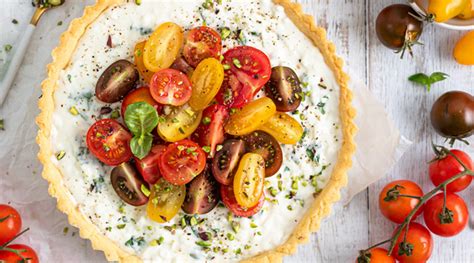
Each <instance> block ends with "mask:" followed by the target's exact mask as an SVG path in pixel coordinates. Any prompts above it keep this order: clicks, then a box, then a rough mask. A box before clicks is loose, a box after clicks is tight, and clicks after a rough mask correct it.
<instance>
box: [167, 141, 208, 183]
mask: <svg viewBox="0 0 474 263" xmlns="http://www.w3.org/2000/svg"><path fill="white" fill-rule="evenodd" d="M159 166H160V172H161V174H162V175H163V177H164V178H165V179H166V180H167V181H168V182H170V183H172V184H175V185H184V184H187V183H189V182H190V181H191V180H193V178H194V177H196V176H197V175H198V174H200V173H201V172H202V171H203V170H204V167H205V166H206V154H205V153H204V151H203V150H202V149H201V147H200V146H199V145H198V144H197V143H195V142H193V141H190V140H182V141H179V142H175V143H172V144H170V145H168V147H167V148H166V151H165V152H164V153H163V154H162V155H161V158H160V165H159Z"/></svg>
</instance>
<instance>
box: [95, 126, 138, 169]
mask: <svg viewBox="0 0 474 263" xmlns="http://www.w3.org/2000/svg"><path fill="white" fill-rule="evenodd" d="M131 139H132V135H131V134H130V133H129V132H128V131H127V130H126V129H125V128H124V127H123V126H122V125H121V124H120V123H118V122H117V121H116V120H113V119H102V120H99V121H97V122H96V123H94V124H92V126H91V127H90V128H89V130H88V131H87V135H86V142H87V148H89V151H91V153H92V154H93V155H94V156H95V157H97V159H99V161H101V162H103V163H105V164H107V165H112V166H115V165H119V164H121V163H123V162H126V161H128V160H130V159H131V158H132V151H131V150H130V140H131Z"/></svg>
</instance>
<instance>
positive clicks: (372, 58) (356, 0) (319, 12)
mask: <svg viewBox="0 0 474 263" xmlns="http://www.w3.org/2000/svg"><path fill="white" fill-rule="evenodd" d="M30 2H31V1H30V0H0V3H1V4H2V5H1V6H2V7H3V6H7V7H8V8H0V21H2V23H1V24H0V47H1V48H2V49H3V45H4V44H7V43H15V40H16V39H17V38H18V35H19V34H20V32H21V29H22V28H24V26H25V25H26V23H27V21H28V20H29V19H28V17H29V16H30V15H31V13H32V8H31V5H30V4H29V3H30ZM68 2H74V4H75V6H74V7H73V9H82V8H83V7H84V5H85V3H91V2H92V0H88V1H79V0H76V1H73V0H68ZM299 2H301V3H302V4H303V7H304V10H305V11H306V12H307V13H309V14H312V15H313V16H314V17H315V20H316V22H317V23H318V24H319V25H321V26H322V27H324V28H326V29H327V30H328V34H329V38H330V39H331V40H332V41H333V42H334V43H335V44H336V46H337V51H338V53H339V54H340V55H341V56H342V57H343V58H344V59H345V61H346V62H347V63H346V64H347V66H346V70H347V71H348V73H349V74H350V75H351V76H354V77H357V78H360V79H362V80H364V81H365V83H367V84H368V86H369V88H370V89H371V91H372V92H373V93H374V94H375V95H376V97H377V98H379V99H380V100H381V101H382V102H383V103H384V104H385V105H386V110H387V111H388V113H389V114H390V116H391V117H392V118H393V120H394V122H395V124H396V125H397V127H399V129H400V130H401V132H402V134H404V135H405V136H406V137H407V138H409V139H411V140H413V141H414V142H415V144H414V145H413V147H411V148H410V150H409V151H408V152H407V153H406V154H405V156H404V157H402V160H401V161H400V162H399V163H398V164H397V165H396V166H395V167H394V169H392V171H391V172H390V173H389V174H388V175H387V176H386V177H385V178H384V179H382V180H381V181H380V182H378V183H376V184H374V185H372V186H371V187H369V189H368V190H367V191H365V192H362V193H360V194H359V195H357V196H356V197H355V198H354V200H353V201H352V202H351V203H350V204H349V205H348V206H347V207H344V208H342V207H341V208H338V209H335V211H334V212H333V214H332V216H331V217H330V218H328V219H327V220H325V221H324V222H323V223H322V225H321V230H320V231H319V232H318V233H317V234H314V235H313V236H312V238H311V242H310V243H308V244H306V245H303V246H300V247H299V249H298V252H297V253H296V254H295V255H293V256H290V257H287V258H286V259H285V262H353V261H354V259H355V257H356V255H357V250H358V249H362V248H365V247H367V246H368V245H369V244H371V243H372V244H373V243H376V242H377V241H380V240H384V239H386V238H387V237H388V236H389V235H390V233H391V232H392V231H393V229H394V227H395V225H394V224H392V223H390V222H388V221H387V220H386V219H385V218H383V217H382V216H381V215H380V213H379V211H378V205H377V196H378V193H379V191H380V189H381V188H382V187H383V185H385V184H386V183H388V182H389V181H391V180H393V179H399V178H409V179H411V180H413V181H416V182H418V183H420V184H421V185H422V186H423V188H424V190H426V191H427V190H429V189H430V188H431V183H430V182H429V179H428V177H427V174H426V169H427V164H426V162H427V160H429V159H430V157H431V151H430V147H429V142H430V141H431V140H434V141H436V142H441V138H439V137H437V136H436V135H435V134H434V132H433V131H432V129H431V126H430V124H429V115H428V114H429V110H430V107H431V105H432V103H433V102H434V100H435V99H436V98H437V97H438V96H439V95H441V94H442V93H443V92H445V91H447V90H452V89H458V90H465V91H469V92H471V93H474V67H462V66H459V65H457V64H456V63H455V62H454V61H453V59H452V57H451V51H452V49H453V46H454V43H455V41H456V40H457V39H458V38H459V37H460V35H461V33H460V32H453V31H448V30H445V29H441V28H437V27H434V26H428V27H427V28H425V32H424V34H423V37H422V41H423V42H424V43H425V45H424V46H422V47H417V48H416V49H415V52H416V56H415V58H406V59H404V60H400V59H399V58H398V56H397V55H395V54H393V52H392V51H390V50H388V49H385V48H384V47H382V46H381V44H380V43H379V42H378V40H377V38H376V36H375V31H374V23H375V18H376V16H377V14H378V12H379V11H380V10H381V9H382V8H383V7H384V6H386V5H388V4H391V3H396V2H403V1H394V0H385V1H376V0H372V1H369V0H299ZM19 7H21V8H19ZM53 12H56V13H55V14H56V17H58V14H60V12H62V11H61V10H60V9H58V10H54V11H53ZM59 16H60V17H61V18H62V21H63V23H64V25H63V26H60V28H59V30H58V28H57V27H58V26H57V22H58V20H57V18H55V20H53V19H52V18H51V17H52V16H48V14H46V16H45V17H44V18H43V19H42V22H41V23H40V27H42V28H41V29H40V30H39V32H37V34H36V35H35V36H34V39H36V41H39V40H41V39H44V40H46V39H47V41H46V42H44V45H43V46H42V47H40V48H38V49H37V50H38V51H39V52H50V50H51V48H52V47H53V46H54V45H56V43H57V37H58V35H59V33H60V31H61V30H64V29H65V28H66V24H67V23H68V22H69V21H70V20H71V19H72V17H70V16H69V12H66V13H64V14H60V15H59ZM48 17H49V18H48ZM13 18H16V19H17V20H18V21H19V24H18V25H16V26H13V25H12V24H11V23H4V22H3V21H11V19H13ZM44 40H43V41H44ZM473 50H474V47H473ZM473 52H474V51H473ZM27 59H28V58H27ZM49 60H50V59H46V60H41V61H35V63H34V64H35V67H34V68H31V66H30V67H28V68H26V67H24V68H22V72H23V74H22V75H23V76H26V74H24V73H25V72H28V71H29V70H31V69H34V71H30V74H29V75H30V76H32V77H36V78H40V77H42V76H44V65H46V64H47V63H48V62H49ZM32 64H33V63H32ZM433 71H443V72H446V73H448V74H449V75H451V78H450V79H449V80H447V81H445V82H443V83H440V84H437V85H436V86H434V87H433V90H432V91H431V92H430V93H427V92H425V91H424V90H423V89H422V88H421V87H415V86H413V85H411V84H410V83H408V81H407V80H406V79H407V77H408V76H409V75H411V74H414V73H417V72H427V73H431V72H433ZM35 84H36V85H38V84H39V80H38V81H36V82H35ZM13 95H15V91H13ZM32 103H34V101H32ZM16 106H17V105H8V103H7V106H5V107H4V108H2V109H0V114H2V115H4V116H5V115H8V113H9V112H12V111H15V109H16ZM34 112H36V111H34ZM0 117H1V116H0ZM17 127H18V125H17ZM27 132H29V133H31V135H28V134H27V135H25V134H24V133H23V134H22V136H25V137H28V136H29V137H32V136H34V133H35V131H34V128H33V129H31V128H30V129H29V131H27ZM467 149H468V150H469V151H471V153H472V152H474V147H470V148H467ZM2 156H5V155H2ZM374 161H376V160H374ZM14 165H17V166H18V168H19V169H24V170H25V172H30V173H31V172H32V171H30V169H29V167H28V166H27V168H28V169H26V168H24V167H20V166H24V164H21V163H18V162H17V163H15V164H14ZM2 176H4V174H2ZM2 190H3V189H2ZM2 190H0V191H2ZM463 196H464V197H465V198H466V202H467V203H468V206H469V208H470V209H471V210H474V205H473V204H474V190H473V189H472V187H471V189H470V191H468V192H466V193H464V194H463ZM0 201H1V200H0ZM473 228H474V223H473V221H472V219H471V222H470V227H469V228H468V229H466V230H465V231H464V232H463V233H462V234H461V235H459V236H457V237H454V238H451V239H442V238H438V237H435V249H434V251H433V256H432V260H430V262H474V245H473V244H474V235H473V234H474V230H473ZM59 231H60V230H59ZM87 246H89V247H90V245H87ZM51 251H52V252H51V253H60V251H54V248H51ZM53 251H54V252H53ZM68 260H69V261H72V262H74V259H68Z"/></svg>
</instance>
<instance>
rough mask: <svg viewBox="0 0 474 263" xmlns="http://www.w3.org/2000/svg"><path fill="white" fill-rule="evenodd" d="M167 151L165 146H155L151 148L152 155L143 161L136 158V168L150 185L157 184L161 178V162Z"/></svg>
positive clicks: (149, 154)
mask: <svg viewBox="0 0 474 263" xmlns="http://www.w3.org/2000/svg"><path fill="white" fill-rule="evenodd" d="M165 150H166V146H164V145H155V146H153V147H152V148H151V150H150V153H148V155H147V156H145V158H143V159H141V160H140V159H139V158H137V157H134V159H135V166H136V167H137V169H138V171H139V172H140V174H141V175H142V177H143V179H144V180H145V181H146V182H147V183H149V184H156V182H157V181H158V179H160V177H161V173H160V168H159V165H158V164H159V160H160V157H161V155H162V154H163V152H164V151H165Z"/></svg>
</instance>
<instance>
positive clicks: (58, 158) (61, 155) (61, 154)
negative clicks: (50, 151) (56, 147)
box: [56, 150, 66, 161]
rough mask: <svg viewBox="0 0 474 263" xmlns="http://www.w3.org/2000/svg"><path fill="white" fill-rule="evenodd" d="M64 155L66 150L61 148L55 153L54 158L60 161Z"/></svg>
mask: <svg viewBox="0 0 474 263" xmlns="http://www.w3.org/2000/svg"><path fill="white" fill-rule="evenodd" d="M65 155H66V152H65V151H62V150H61V151H59V152H57V153H56V159H57V160H58V161H60V160H61V159H62V158H64V156H65Z"/></svg>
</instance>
